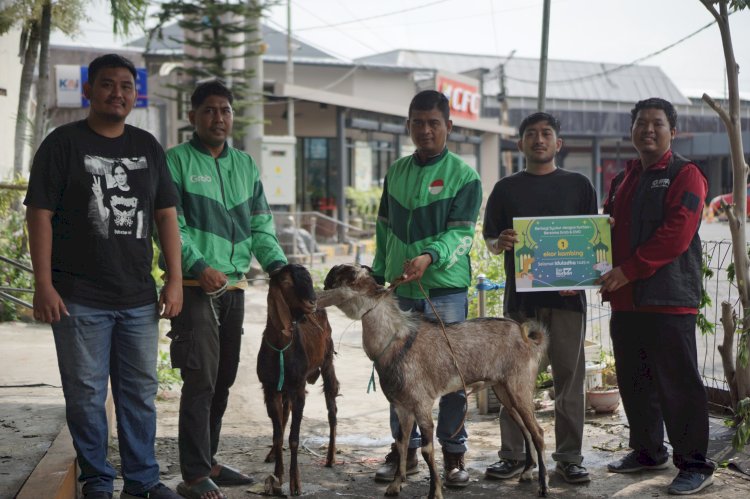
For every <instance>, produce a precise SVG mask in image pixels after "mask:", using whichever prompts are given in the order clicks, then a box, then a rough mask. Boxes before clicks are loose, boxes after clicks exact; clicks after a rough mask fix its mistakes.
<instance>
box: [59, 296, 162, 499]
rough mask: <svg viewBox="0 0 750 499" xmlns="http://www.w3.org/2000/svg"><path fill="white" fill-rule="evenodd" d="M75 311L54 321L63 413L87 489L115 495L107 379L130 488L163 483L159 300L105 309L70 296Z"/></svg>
mask: <svg viewBox="0 0 750 499" xmlns="http://www.w3.org/2000/svg"><path fill="white" fill-rule="evenodd" d="M65 306H66V307H67V309H68V312H69V313H70V316H67V317H66V316H63V317H62V319H61V320H60V322H56V323H53V324H52V332H53V333H54V336H55V346H56V348H57V362H58V365H59V367H60V378H61V379H62V385H63V393H64V395H65V416H66V419H67V421H68V428H70V434H71V436H72V437H73V445H74V446H75V449H76V454H77V456H78V464H79V466H80V468H81V475H80V476H79V477H78V479H79V481H81V482H84V485H83V491H84V493H90V492H93V491H105V492H110V493H111V492H112V489H113V487H112V481H113V480H114V478H115V470H114V468H113V467H112V465H111V464H110V463H109V462H108V461H107V448H108V441H107V415H106V412H105V408H104V403H105V401H106V399H107V380H108V379H111V384H112V395H113V398H114V401H115V412H116V415H117V435H118V438H119V446H120V458H121V461H122V476H123V478H124V480H125V487H124V489H125V491H127V492H128V493H131V494H140V493H143V492H145V491H147V490H149V489H150V488H152V487H153V486H154V485H156V484H157V483H159V465H158V463H157V462H156V457H155V455H154V439H155V437H156V407H155V406H154V398H155V397H156V390H157V386H158V383H157V379H156V357H157V349H158V344H157V342H158V339H159V330H158V314H157V309H156V304H155V303H154V304H151V305H145V306H142V307H136V308H131V309H126V310H105V309H98V308H93V307H87V306H84V305H80V304H77V303H73V302H71V301H68V300H65Z"/></svg>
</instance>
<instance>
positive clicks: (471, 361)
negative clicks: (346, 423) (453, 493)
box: [318, 265, 547, 498]
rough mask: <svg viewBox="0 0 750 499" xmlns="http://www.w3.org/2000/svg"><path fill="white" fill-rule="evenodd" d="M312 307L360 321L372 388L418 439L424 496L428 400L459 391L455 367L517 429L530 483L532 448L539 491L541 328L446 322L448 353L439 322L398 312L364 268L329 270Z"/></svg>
mask: <svg viewBox="0 0 750 499" xmlns="http://www.w3.org/2000/svg"><path fill="white" fill-rule="evenodd" d="M325 289H326V290H327V291H323V292H322V293H319V294H318V295H319V299H318V306H331V305H335V306H337V307H338V308H339V309H341V311H342V312H344V313H345V314H346V315H347V316H348V317H349V318H351V319H355V320H357V319H361V320H362V343H363V346H364V349H365V353H366V354H367V356H368V357H369V358H370V359H372V360H373V361H374V363H375V369H376V370H377V371H378V376H379V378H380V386H381V387H382V389H383V393H384V394H385V396H386V398H387V399H388V401H389V402H391V403H392V404H393V405H394V406H395V409H396V413H397V414H398V419H399V423H400V425H401V428H407V429H408V428H411V427H412V426H413V424H414V421H415V419H416V422H417V424H418V425H419V429H420V433H421V434H422V456H423V457H424V459H425V461H426V462H427V464H428V466H429V470H430V492H429V497H430V498H433V497H436V498H441V497H442V490H441V482H440V475H439V474H438V471H437V468H436V467H435V457H434V449H433V421H432V408H433V406H434V404H435V400H436V399H437V398H438V397H440V396H441V395H444V394H446V393H451V392H455V391H456V390H460V389H462V388H463V386H462V383H461V378H460V376H459V373H458V372H457V371H456V364H457V366H458V368H459V369H460V370H461V373H462V374H463V377H464V380H465V382H466V385H467V387H469V386H471V387H473V388H476V387H478V386H483V385H490V386H492V388H493V390H494V391H495V394H496V395H497V397H498V399H499V400H500V402H502V404H503V406H504V407H505V408H506V410H508V411H510V414H511V415H512V416H513V419H514V420H515V421H516V422H517V423H518V425H519V426H520V427H521V428H522V430H523V433H524V438H525V439H526V448H527V454H526V467H525V468H524V472H523V473H522V475H521V477H522V479H523V480H529V479H531V467H532V465H533V462H534V456H533V454H532V453H531V451H530V449H531V447H530V445H529V443H530V442H529V439H531V441H533V444H534V447H535V448H536V454H537V455H536V460H537V461H538V464H539V495H540V496H545V495H546V494H547V480H546V468H545V466H544V433H543V430H542V428H541V427H540V426H539V424H538V422H537V421H536V418H535V417H534V409H533V400H532V397H533V391H534V383H535V380H536V375H537V369H538V367H539V359H540V358H541V355H542V352H543V351H544V349H545V347H546V334H545V332H544V328H543V327H542V326H541V325H540V324H538V323H536V322H528V323H525V324H523V326H522V325H520V324H518V323H517V322H515V321H512V320H509V319H492V318H485V319H473V320H469V321H466V322H462V323H457V324H450V325H446V326H445V329H446V333H447V335H448V337H449V338H450V344H451V346H452V348H453V352H454V354H455V361H456V364H454V356H453V354H452V353H451V349H449V348H448V345H447V344H446V339H445V337H444V335H443V331H442V328H441V327H440V325H439V323H436V322H431V321H427V320H425V319H424V318H422V317H421V316H419V315H417V314H413V313H411V312H403V311H401V310H400V309H399V307H398V305H397V302H396V299H395V298H394V297H393V294H392V293H391V291H390V290H387V289H385V288H384V287H383V286H380V285H378V284H377V283H376V282H375V279H374V278H373V277H372V276H371V275H370V271H369V269H368V268H366V267H360V266H358V265H337V266H335V267H333V268H332V269H331V271H330V272H329V273H328V276H327V277H326V280H325ZM408 440H409V432H408V431H402V432H401V435H400V439H399V442H398V443H397V448H398V453H399V455H400V456H401V459H400V460H399V464H400V467H399V472H398V473H397V474H396V476H395V477H394V480H393V482H391V484H390V485H389V486H388V488H387V489H386V493H385V495H387V496H395V495H398V493H399V491H400V490H401V487H402V485H403V483H404V482H405V481H406V459H404V456H406V449H407V446H408Z"/></svg>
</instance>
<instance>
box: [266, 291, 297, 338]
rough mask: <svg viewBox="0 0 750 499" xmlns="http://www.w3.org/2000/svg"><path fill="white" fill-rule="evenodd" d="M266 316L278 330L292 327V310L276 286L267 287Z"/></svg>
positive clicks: (287, 329)
mask: <svg viewBox="0 0 750 499" xmlns="http://www.w3.org/2000/svg"><path fill="white" fill-rule="evenodd" d="M268 318H269V320H270V321H271V324H272V325H273V327H275V328H276V329H278V330H279V331H285V330H286V331H289V330H291V329H292V312H291V311H290V310H289V306H288V305H287V304H286V300H285V299H284V294H283V293H282V292H281V290H280V289H279V288H278V287H277V286H271V287H269V288H268Z"/></svg>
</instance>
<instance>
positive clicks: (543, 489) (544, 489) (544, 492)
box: [539, 485, 547, 497]
mask: <svg viewBox="0 0 750 499" xmlns="http://www.w3.org/2000/svg"><path fill="white" fill-rule="evenodd" d="M539 497H547V486H546V485H545V486H543V487H539Z"/></svg>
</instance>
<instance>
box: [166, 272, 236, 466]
mask: <svg viewBox="0 0 750 499" xmlns="http://www.w3.org/2000/svg"><path fill="white" fill-rule="evenodd" d="M183 291H184V303H183V306H182V312H181V313H180V315H178V316H177V317H175V318H174V319H172V331H171V332H170V337H172V345H171V354H172V364H173V365H174V366H175V367H179V368H180V372H181V374H182V380H183V385H182V397H181V398H180V421H179V431H178V443H179V450H180V469H181V471H182V478H183V479H184V480H195V479H196V478H200V477H206V476H209V473H210V471H211V466H212V465H213V464H216V460H215V459H214V456H215V455H216V451H217V450H218V448H219V434H220V433H221V420H222V418H223V417H224V412H225V411H226V408H227V401H228V399H229V388H230V387H231V386H232V385H233V384H234V380H235V378H236V376H237V367H238V365H239V362H240V343H241V339H242V322H243V319H244V313H245V294H244V291H242V290H231V291H227V292H226V293H224V294H223V295H222V296H220V297H219V298H209V297H208V296H207V295H206V294H205V293H204V292H203V290H201V288H199V287H196V286H185V287H183Z"/></svg>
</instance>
